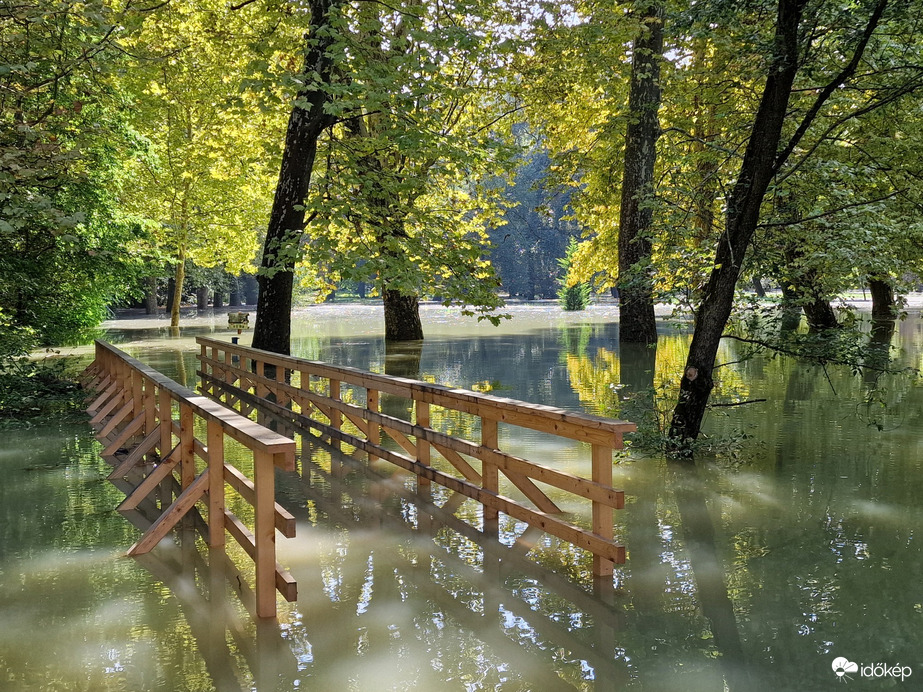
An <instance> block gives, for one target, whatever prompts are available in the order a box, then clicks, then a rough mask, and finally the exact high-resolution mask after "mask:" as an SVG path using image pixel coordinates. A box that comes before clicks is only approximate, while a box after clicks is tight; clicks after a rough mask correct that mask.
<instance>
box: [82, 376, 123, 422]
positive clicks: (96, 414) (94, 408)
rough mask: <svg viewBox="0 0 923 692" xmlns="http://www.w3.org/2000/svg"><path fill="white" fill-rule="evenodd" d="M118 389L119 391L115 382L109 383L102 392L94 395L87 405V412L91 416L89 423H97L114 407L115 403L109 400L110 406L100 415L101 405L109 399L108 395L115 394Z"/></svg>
mask: <svg viewBox="0 0 923 692" xmlns="http://www.w3.org/2000/svg"><path fill="white" fill-rule="evenodd" d="M118 391H119V386H118V385H117V384H110V385H109V387H108V388H107V389H106V390H105V391H104V392H103V393H102V394H100V395H99V396H98V397H96V399H94V400H93V403H92V404H90V405H89V406H87V413H88V414H90V415H92V416H93V417H92V418H91V419H90V425H96V424H97V423H99V422H100V421H101V420H102V419H103V418H105V417H106V416H107V415H108V414H109V411H111V410H112V409H113V408H115V406H116V404H114V403H112V402H109V403H110V404H111V408H110V409H109V410H108V411H106V412H105V413H102V414H101V415H100V409H101V408H102V406H103V405H104V404H105V403H106V402H107V401H109V397H111V396H112V395H113V394H115V393H116V392H118Z"/></svg>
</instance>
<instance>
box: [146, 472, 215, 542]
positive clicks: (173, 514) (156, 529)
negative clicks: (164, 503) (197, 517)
mask: <svg viewBox="0 0 923 692" xmlns="http://www.w3.org/2000/svg"><path fill="white" fill-rule="evenodd" d="M206 490H208V469H205V470H204V471H202V473H200V474H199V476H198V477H197V478H196V479H195V480H194V481H193V482H192V485H190V486H189V487H188V488H186V489H185V490H184V491H183V492H182V493H180V496H179V497H177V498H176V499H175V500H174V501H173V504H172V505H170V506H169V507H168V508H167V510H166V511H165V512H164V513H163V514H161V515H160V518H159V519H157V521H155V522H154V523H153V524H151V527H150V528H149V529H148V530H147V531H145V532H144V535H143V536H141V538H139V539H138V541H137V542H136V543H135V544H134V545H133V546H131V548H129V549H128V554H129V555H132V556H134V555H143V554H144V553H147V552H150V550H151V549H152V548H153V547H154V546H155V545H157V544H158V543H160V540H161V539H162V538H163V537H164V536H166V535H167V534H168V533H170V531H171V530H172V529H173V527H175V526H176V525H177V524H178V523H179V520H180V519H182V518H183V517H184V516H186V514H188V513H189V511H190V510H191V509H192V508H193V507H195V503H196V502H198V501H199V500H200V499H202V496H203V495H204V494H205V491H206ZM132 494H134V493H132Z"/></svg>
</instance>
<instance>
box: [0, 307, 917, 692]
mask: <svg viewBox="0 0 923 692" xmlns="http://www.w3.org/2000/svg"><path fill="white" fill-rule="evenodd" d="M343 310H344V309H343V308H342V307H340V306H318V309H317V310H311V311H307V312H306V313H305V314H304V315H303V316H302V319H301V321H300V322H298V323H297V324H296V327H295V340H294V344H293V345H294V349H295V352H296V353H298V354H299V355H303V356H306V357H309V358H315V359H321V360H328V361H332V362H337V363H343V364H348V365H354V366H356V367H360V368H368V369H372V370H376V371H379V372H384V371H387V370H390V369H391V368H392V367H393V366H392V365H391V362H392V360H393V359H392V358H391V357H390V354H388V352H387V351H386V348H385V344H384V341H383V339H381V338H380V337H379V334H380V333H381V328H380V323H379V322H377V321H376V320H378V319H379V317H380V316H379V315H378V313H377V312H375V310H374V309H372V308H367V307H362V308H359V309H355V310H354V309H352V308H349V309H348V310H347V311H346V312H343ZM514 314H515V318H514V320H513V322H512V323H507V324H505V325H503V326H501V328H500V329H498V330H493V329H492V328H489V327H486V326H483V325H480V326H479V325H474V324H473V323H470V322H465V321H464V320H461V318H458V317H457V316H454V315H452V314H451V313H449V312H448V311H444V310H442V309H441V308H434V307H432V306H427V307H424V319H425V320H426V321H427V324H428V326H429V330H428V334H427V340H426V341H425V342H424V343H423V345H422V348H421V349H420V350H419V354H418V356H416V355H411V356H409V357H405V356H402V357H400V358H398V359H397V360H398V361H403V363H402V364H407V363H408V362H409V363H412V364H413V366H412V367H413V368H419V374H420V377H421V378H423V379H429V380H432V381H438V382H442V383H445V384H451V385H456V386H463V387H469V388H478V389H481V390H482V391H493V392H496V393H498V394H500V395H501V396H511V397H515V398H521V399H526V400H531V401H534V402H536V403H544V404H553V405H558V406H563V407H565V408H569V409H572V410H586V411H591V412H598V411H604V410H605V411H608V412H613V411H623V410H624V407H625V406H626V400H625V396H627V395H628V394H629V393H631V392H635V393H640V392H644V391H653V392H654V393H656V394H660V393H663V392H666V393H667V394H669V391H668V390H669V388H670V387H673V386H675V381H676V379H677V378H676V372H677V371H678V368H681V367H682V364H683V362H684V357H685V349H686V347H687V345H688V336H687V335H685V334H683V333H679V332H673V331H670V332H668V333H664V334H662V336H661V339H660V342H659V344H658V347H657V349H656V351H653V350H651V351H643V350H642V351H637V352H633V351H630V350H628V349H624V348H623V349H619V347H618V339H617V337H618V327H617V324H616V322H615V319H614V317H615V316H614V314H612V313H610V312H607V309H606V308H594V309H592V310H590V311H588V312H587V313H584V314H583V315H578V316H570V315H568V316H562V313H561V312H560V311H558V310H557V309H556V308H552V307H533V306H527V307H524V308H522V309H520V308H516V309H514ZM126 326H127V325H126V324H124V323H123V324H121V325H119V330H120V331H119V332H118V335H119V338H121V339H122V340H123V341H124V342H125V343H126V348H127V350H129V351H130V352H131V353H132V354H133V355H135V356H137V357H140V358H141V359H142V360H144V361H145V362H147V363H150V364H151V365H152V366H153V367H155V368H157V369H159V370H162V371H163V372H164V373H166V374H168V375H170V376H172V377H174V378H182V377H183V372H185V373H186V379H187V381H188V383H189V384H192V383H193V382H192V381H191V380H192V379H193V376H192V373H194V372H195V370H196V363H195V359H194V356H195V352H196V349H195V346H194V345H193V344H194V342H193V338H192V337H193V336H194V335H196V334H199V333H203V334H206V333H207V334H212V333H214V334H221V333H224V320H221V322H214V321H212V322H209V321H208V318H207V317H203V318H202V319H201V320H200V321H198V320H197V321H194V322H192V323H190V324H189V326H188V327H187V326H184V327H183V328H182V330H181V336H180V337H179V338H178V339H167V338H164V337H165V336H166V334H165V333H164V331H163V325H162V323H158V322H157V321H153V322H145V323H139V324H138V325H137V327H138V328H137V329H135V328H128V329H125V328H124V327H126ZM145 329H150V330H151V331H144V330H145ZM868 338H869V343H870V344H873V345H877V346H878V347H880V351H879V353H880V355H881V358H882V360H883V361H884V360H886V359H890V360H891V362H892V366H903V365H919V363H920V362H921V360H923V356H921V353H923V349H921V343H923V322H921V321H920V320H919V318H918V316H914V317H912V318H911V319H910V320H907V321H905V322H901V323H899V324H898V325H897V326H896V327H895V326H894V325H893V324H881V325H876V326H875V327H874V328H873V329H870V332H869V337H868ZM244 341H245V342H246V336H245V338H244ZM735 348H736V347H735V346H733V345H731V346H729V347H728V348H727V349H726V350H724V351H723V352H722V354H721V356H720V358H721V360H722V362H726V363H729V365H727V366H725V367H724V368H721V375H722V383H721V387H722V389H720V390H718V395H719V396H723V397H726V398H728V399H731V398H733V397H736V396H745V397H746V398H765V399H766V400H767V401H766V402H765V403H762V404H758V405H753V406H744V407H737V408H730V409H724V410H723V411H722V415H720V416H719V415H716V414H714V413H713V414H710V415H709V417H708V420H707V422H706V433H707V434H708V435H710V436H711V437H712V438H722V437H723V438H729V439H732V440H739V450H738V451H739V453H738V454H737V455H736V456H735V457H716V458H713V459H711V458H703V459H701V460H700V462H701V463H700V465H699V466H698V467H696V468H695V469H694V471H683V472H682V473H678V472H676V471H675V470H674V469H672V468H671V467H670V466H669V465H668V464H667V463H666V462H665V461H664V460H663V459H660V458H658V457H656V456H654V457H652V458H638V457H631V458H629V460H626V461H623V462H621V463H619V464H617V465H616V466H615V469H614V471H615V476H616V484H617V485H620V486H621V487H623V488H624V489H625V491H626V499H627V506H626V509H625V511H624V512H619V513H617V515H616V517H617V526H616V534H617V536H618V537H619V539H620V540H621V541H622V542H624V543H625V544H626V546H627V547H628V562H627V563H626V564H625V565H624V566H622V567H620V568H619V569H618V570H617V572H616V580H615V582H614V584H610V587H611V588H610V589H609V590H608V593H606V590H605V589H598V591H597V592H595V593H594V590H593V587H594V584H593V582H592V580H591V579H590V578H589V571H588V569H587V560H586V557H585V556H584V555H582V554H581V553H579V551H574V550H572V549H569V548H568V547H567V546H564V545H562V544H560V543H559V542H556V541H554V540H550V539H548V538H547V537H546V536H543V535H541V534H536V533H535V532H527V531H524V530H523V527H520V526H517V525H515V524H512V523H504V522H501V524H500V525H499V526H498V531H497V536H496V537H491V536H487V535H484V532H482V531H479V530H478V529H475V528H472V526H470V525H469V523H470V521H471V520H473V521H474V523H475V524H476V525H478V526H479V524H477V520H478V516H479V515H478V509H477V507H475V506H473V505H472V504H471V503H470V502H467V501H466V500H464V498H458V497H456V496H452V495H450V494H448V493H442V492H441V491H439V490H438V489H435V488H434V489H433V490H432V491H431V495H430V496H426V495H425V494H424V495H422V496H421V495H420V494H418V492H417V491H416V490H415V488H414V485H413V484H412V483H410V482H409V480H408V479H407V477H406V476H404V475H403V474H400V473H398V474H393V473H392V472H391V471H390V470H389V469H387V468H386V467H382V466H379V465H377V464H374V465H372V466H371V467H370V466H369V465H368V464H367V462H365V461H364V460H361V459H352V458H350V457H344V456H340V455H338V454H336V453H335V451H334V450H331V449H329V448H325V447H323V446H322V445H321V446H316V445H314V444H313V443H311V444H304V445H303V446H302V466H303V468H302V473H301V474H299V475H291V476H287V475H286V476H282V477H280V486H281V487H282V493H283V496H284V497H283V499H282V501H283V502H284V503H285V504H286V505H287V506H288V507H289V509H290V510H291V511H292V512H293V513H294V514H296V516H297V517H298V519H299V526H298V532H299V537H298V538H297V539H296V540H295V541H293V542H292V541H283V540H281V539H280V541H279V546H280V548H281V549H282V550H283V551H284V552H283V556H282V561H283V562H284V563H286V565H287V566H290V567H292V568H293V571H294V572H295V574H296V576H297V578H298V580H299V586H300V593H301V600H300V601H299V602H298V603H296V604H293V605H289V606H284V607H283V609H282V611H281V613H280V618H279V624H278V626H277V628H276V629H275V630H273V631H271V632H270V633H269V636H268V637H263V638H262V639H260V634H259V632H258V631H257V628H256V625H255V624H254V623H253V621H252V620H251V619H250V618H249V616H248V615H247V614H246V609H245V608H244V607H243V606H241V605H239V596H238V592H237V590H236V589H235V585H234V583H233V580H229V579H228V576H227V574H228V573H224V574H223V575H222V571H221V569H217V570H216V569H213V567H214V566H215V565H218V566H219V567H220V561H216V559H215V558H213V557H212V555H211V554H209V553H208V552H207V551H206V550H204V549H203V548H201V546H200V552H201V557H199V558H193V559H192V560H191V561H187V562H177V561H179V559H180V556H181V554H182V551H183V550H184V549H186V548H187V547H188V545H190V544H180V545H178V546H172V547H171V546H169V545H164V546H162V548H158V550H157V551H156V552H155V555H156V556H157V557H159V558H161V559H162V561H163V563H164V564H165V565H166V566H165V567H164V566H162V565H159V566H157V567H155V568H152V571H148V570H147V569H145V567H144V566H143V565H142V564H141V563H139V562H136V561H134V560H123V559H120V558H119V557H118V556H119V554H120V553H121V551H123V550H125V549H126V548H127V547H128V546H129V545H131V543H132V542H133V541H134V540H135V538H136V537H137V531H136V530H135V529H134V528H132V527H131V525H130V524H128V523H127V522H125V521H124V520H123V519H122V518H121V517H120V516H118V515H116V514H115V513H114V512H112V508H114V507H115V506H116V505H117V504H118V502H119V500H120V499H121V495H120V494H119V493H118V491H117V490H116V489H115V488H113V487H112V486H111V484H109V483H108V482H105V481H104V477H105V475H106V473H108V467H106V466H105V464H104V463H103V462H101V461H99V459H98V458H97V457H96V456H95V454H96V453H97V450H98V446H97V445H96V443H95V442H93V441H92V439H91V438H90V437H89V435H88V431H86V430H84V429H80V428H68V429H57V428H50V429H44V430H39V429H35V430H30V431H27V432H23V433H10V432H8V431H4V432H3V433H2V434H3V441H4V444H3V446H2V448H0V468H2V469H3V471H4V483H3V484H2V485H0V520H2V521H0V618H2V622H3V627H2V628H0V680H3V681H4V683H0V687H2V685H3V684H7V685H8V686H9V685H11V686H12V688H11V689H15V690H31V689H36V690H44V689H53V688H55V687H57V688H60V689H93V690H96V689H100V690H106V689H132V690H133V689H150V690H180V689H212V688H218V689H222V686H226V687H227V688H229V689H236V688H234V687H233V685H234V684H239V685H240V686H241V687H243V688H257V689H261V690H269V689H275V688H277V687H282V688H283V689H292V687H293V686H294V685H295V683H296V682H297V683H298V687H299V688H306V689H321V690H325V689H350V688H352V689H363V690H364V689H370V690H371V689H375V690H378V689H388V688H391V687H394V688H398V689H419V690H429V689H470V690H476V689H488V688H496V689H503V690H517V689H535V690H538V689H541V690H545V689H559V688H562V687H563V688H564V689H573V688H576V689H606V688H609V689H622V688H628V689H644V690H676V689H688V690H720V689H724V688H725V687H727V688H728V689H771V688H777V689H780V690H788V689H806V690H813V689H826V688H828V687H830V686H831V684H833V683H834V682H835V678H834V676H833V674H832V673H831V668H830V663H831V661H832V659H833V658H834V657H836V656H846V657H848V658H849V659H850V660H854V661H859V662H868V663H871V662H875V661H887V662H891V663H894V664H897V663H902V664H905V665H910V666H912V667H913V669H914V675H923V656H921V654H920V652H919V632H920V628H921V626H923V619H921V618H923V605H921V604H923V588H921V586H920V584H919V579H918V575H919V574H920V573H921V572H923V549H921V546H920V542H919V536H920V535H921V532H923V509H921V508H920V503H919V497H920V496H921V493H923V455H921V454H920V451H921V448H923V443H921V440H923V387H920V383H919V382H918V381H917V380H914V379H913V378H909V377H900V376H893V375H882V376H875V377H870V376H856V375H854V374H853V373H852V372H850V371H849V370H848V369H845V368H828V370H827V372H826V373H825V372H824V371H823V370H822V369H820V368H813V367H810V366H806V365H801V364H797V363H793V362H792V361H790V360H787V359H783V358H763V357H758V358H754V359H751V360H748V361H746V362H734V361H738V360H740V359H741V355H742V353H741V352H738V351H736V350H735ZM873 350H874V349H873ZM417 357H418V358H419V361H418V363H419V364H418V365H416V364H414V361H415V360H416V358H417ZM828 377H829V380H828ZM664 399H665V400H667V401H669V400H670V397H669V396H665V397H664ZM398 403H400V402H398ZM385 404H386V402H385V401H384V398H383V401H382V405H383V406H384V405H385ZM395 405H397V404H395ZM406 413H409V411H406V410H405V414H406ZM438 416H442V418H438ZM433 421H434V424H436V423H438V425H439V426H445V427H446V428H449V427H451V428H452V429H454V430H457V431H459V432H461V433H462V434H464V435H466V436H469V437H474V439H477V434H478V431H477V430H476V429H474V428H472V427H471V426H470V421H466V420H464V419H463V418H452V417H451V416H445V415H443V414H442V413H440V412H439V411H438V410H436V409H435V407H434V411H433ZM504 434H507V435H508V434H509V433H504V431H503V429H501V441H502V444H503V445H504V446H505V447H509V448H510V449H511V451H513V453H517V454H520V455H521V456H526V457H534V458H537V459H542V460H543V461H545V463H553V464H555V465H557V466H558V467H559V468H562V469H569V470H575V471H577V472H581V473H582V472H584V471H585V469H581V468H580V464H581V463H582V461H581V459H582V458H583V457H582V456H581V455H583V454H584V453H585V451H586V450H582V449H581V448H580V447H579V445H576V446H573V447H568V446H563V445H560V444H556V443H554V442H552V441H549V440H548V439H545V438H543V437H542V436H540V435H530V434H526V435H523V436H522V437H520V438H517V439H509V438H508V437H507V438H506V439H504V438H503V435H504ZM690 474H691V475H690ZM189 564H191V565H192V568H191V569H192V572H190V571H188V570H189V569H190V568H189V567H188V565H189ZM184 570H186V571H184ZM222 580H223V582H222ZM217 583H223V584H225V586H224V588H223V590H222V589H219V588H218V586H217ZM597 586H598V585H597ZM213 593H214V596H213ZM222 599H225V600H222ZM222 624H223V625H226V630H225V631H226V632H227V634H226V635H225V638H224V639H223V640H222V639H221V637H220V636H219V635H218V634H217V630H218V627H219V625H222ZM267 642H268V643H267ZM261 647H263V649H262V653H259V652H260V650H261ZM263 656H265V657H266V658H267V660H268V661H269V664H268V665H267V666H264V667H263V668H262V669H259V667H257V669H256V670H253V668H252V667H251V663H253V665H256V663H254V661H255V662H258V661H259V660H261V659H262V657H263ZM227 669H230V670H231V671H232V673H233V679H232V677H231V675H229V674H228V673H227ZM261 670H262V672H261ZM264 673H265V675H266V676H267V677H268V678H269V682H266V678H264V677H261V676H262V675H263V674H264ZM913 679H914V678H911V680H913ZM7 681H9V682H7ZM885 685H886V683H884V682H882V683H881V686H882V687H883V688H884V686H885ZM286 686H289V687H286Z"/></svg>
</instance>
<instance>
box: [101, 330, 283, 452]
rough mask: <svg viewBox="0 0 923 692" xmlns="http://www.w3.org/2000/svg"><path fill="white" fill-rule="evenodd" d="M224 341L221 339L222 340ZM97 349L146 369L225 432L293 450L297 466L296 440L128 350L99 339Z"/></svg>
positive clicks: (263, 446)
mask: <svg viewBox="0 0 923 692" xmlns="http://www.w3.org/2000/svg"><path fill="white" fill-rule="evenodd" d="M218 343H220V342H218ZM96 344H97V349H99V350H100V351H103V352H105V353H107V354H108V355H110V356H112V357H113V358H114V359H116V360H117V361H118V362H120V363H122V364H124V366H125V367H128V368H133V369H135V370H138V371H139V372H141V373H143V374H144V376H145V377H148V378H149V379H151V380H152V381H153V382H154V383H155V384H156V385H157V387H158V388H164V389H166V390H168V391H169V392H170V394H171V396H172V397H173V398H174V399H177V400H184V401H186V403H188V404H189V405H190V406H191V407H192V408H193V410H194V411H195V413H196V415H198V416H200V417H202V418H205V419H206V420H207V419H208V418H212V417H213V418H216V419H218V420H219V421H221V423H222V426H223V427H224V430H225V433H226V434H227V435H228V436H229V437H231V438H233V439H235V440H237V441H238V442H240V443H242V444H244V445H246V446H247V447H249V448H251V449H260V450H264V451H271V452H274V453H275V452H283V453H284V452H290V454H289V456H290V459H289V458H287V459H286V464H288V465H290V466H291V468H294V463H295V461H294V452H295V442H294V440H291V439H288V438H286V437H284V436H282V435H279V434H278V433H275V432H273V431H271V430H268V429H266V428H264V427H262V426H260V425H258V424H256V423H255V422H253V421H251V420H248V419H247V418H244V417H243V416H241V415H240V414H239V413H237V412H236V411H232V410H230V409H228V408H227V407H225V406H222V405H221V404H219V403H217V402H215V401H212V400H210V399H209V398H207V397H206V396H203V395H201V394H197V393H196V392H194V391H192V390H191V389H188V388H187V387H183V386H182V385H179V384H177V383H176V382H173V381H172V380H170V379H169V378H168V377H166V376H164V375H162V374H161V373H159V372H157V371H156V370H154V369H152V368H150V367H149V366H147V365H145V364H144V363H142V362H140V361H139V360H137V359H135V358H132V357H131V356H129V355H128V354H127V353H125V352H124V351H120V350H119V349H117V348H115V347H114V346H112V345H111V344H107V343H105V342H103V341H97V342H96Z"/></svg>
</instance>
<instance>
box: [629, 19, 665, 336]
mask: <svg viewBox="0 0 923 692" xmlns="http://www.w3.org/2000/svg"><path fill="white" fill-rule="evenodd" d="M642 12H643V15H642V20H641V22H642V28H641V33H640V34H639V35H638V36H637V38H635V41H634V46H633V51H632V61H631V88H630V92H629V96H628V111H629V116H630V119H629V122H628V129H627V130H626V132H625V166H624V172H623V175H622V199H621V210H620V214H619V281H618V288H619V295H620V299H619V342H620V343H644V344H650V343H654V342H656V341H657V323H656V321H655V319H654V298H653V286H652V281H651V275H650V261H651V247H652V246H651V239H650V235H649V232H650V226H651V220H652V219H653V210H652V208H651V204H652V202H653V198H654V164H655V163H656V159H657V138H658V137H659V136H660V123H659V122H658V120H657V110H658V109H659V108H660V61H661V60H662V57H663V10H662V8H661V7H660V5H659V3H655V2H652V3H650V4H649V5H647V6H646V7H645V8H644V9H643V11H642Z"/></svg>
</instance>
